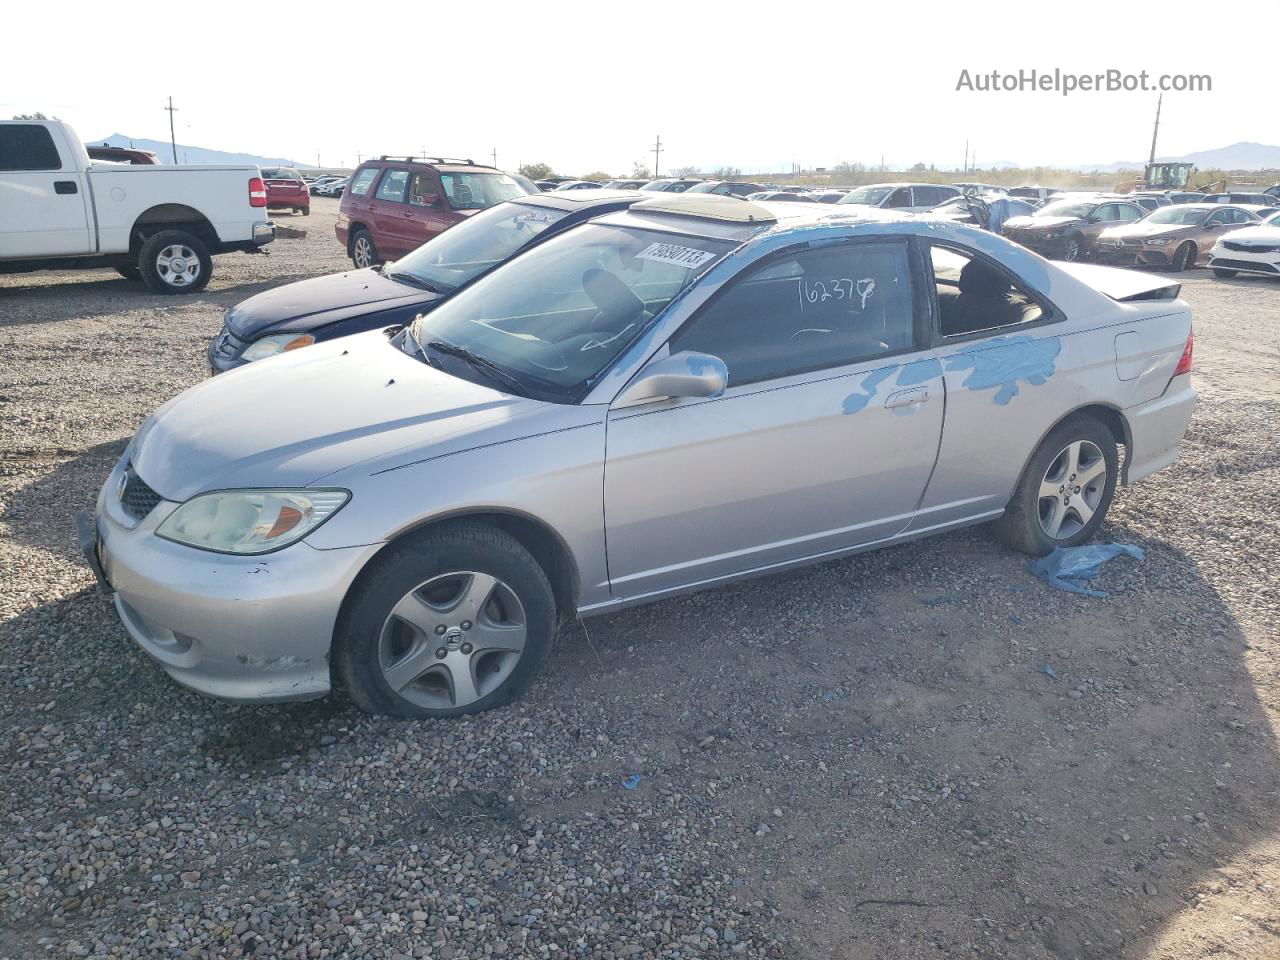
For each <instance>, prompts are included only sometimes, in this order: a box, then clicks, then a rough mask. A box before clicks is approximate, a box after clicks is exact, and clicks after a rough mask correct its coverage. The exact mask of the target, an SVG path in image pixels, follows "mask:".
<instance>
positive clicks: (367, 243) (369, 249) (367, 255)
mask: <svg viewBox="0 0 1280 960" xmlns="http://www.w3.org/2000/svg"><path fill="white" fill-rule="evenodd" d="M351 262H352V263H354V264H355V265H356V269H357V270H363V269H364V268H365V267H373V266H377V265H378V264H379V263H381V261H380V260H379V259H378V248H377V247H376V246H375V245H374V243H373V234H371V233H370V232H369V231H368V230H366V229H364V228H363V227H361V228H360V229H358V230H357V231H356V232H355V234H354V235H353V236H352V237H351Z"/></svg>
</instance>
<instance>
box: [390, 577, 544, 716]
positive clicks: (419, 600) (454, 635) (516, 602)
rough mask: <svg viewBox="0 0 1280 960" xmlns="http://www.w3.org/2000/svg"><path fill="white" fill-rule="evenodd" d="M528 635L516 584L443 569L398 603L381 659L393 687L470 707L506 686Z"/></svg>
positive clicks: (420, 699) (413, 697) (427, 702)
mask: <svg viewBox="0 0 1280 960" xmlns="http://www.w3.org/2000/svg"><path fill="white" fill-rule="evenodd" d="M526 639H527V626H526V619H525V612H524V607H523V605H522V604H521V603H520V598H519V597H517V596H516V594H515V591H514V590H512V589H511V587H509V586H508V585H507V584H506V583H504V582H503V581H501V580H499V579H498V578H497V577H494V576H491V575H490V574H487V573H478V572H475V571H458V572H454V573H444V574H440V575H439V576H436V577H432V578H431V579H430V580H427V581H425V582H423V583H420V584H418V586H416V587H414V588H413V589H412V590H410V591H409V592H408V593H406V594H405V595H404V596H403V597H402V598H401V599H400V601H399V602H398V603H396V605H395V606H394V607H392V609H391V612H390V613H389V614H388V615H387V618H386V620H385V621H384V622H383V625H382V630H381V633H380V635H379V638H378V662H379V666H380V667H381V669H382V676H383V679H385V680H386V682H387V685H388V686H389V687H390V688H391V690H392V691H393V692H395V693H396V694H397V695H398V696H401V697H403V698H404V699H406V700H408V701H409V702H411V703H413V704H416V705H417V706H420V707H427V708H429V709H451V708H454V707H464V706H467V705H468V704H471V703H475V702H476V701H477V700H480V699H482V698H484V697H485V696H488V695H489V694H490V693H492V692H493V691H495V690H497V689H498V687H500V686H501V685H502V684H503V682H504V681H505V680H506V679H507V678H508V677H509V676H510V675H511V672H512V670H514V669H515V667H516V664H517V663H519V661H520V656H521V654H522V653H523V652H524V647H525V641H526Z"/></svg>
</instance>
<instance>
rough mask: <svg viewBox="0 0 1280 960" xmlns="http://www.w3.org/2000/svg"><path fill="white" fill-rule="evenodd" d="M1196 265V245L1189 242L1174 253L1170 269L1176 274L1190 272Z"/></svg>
mask: <svg viewBox="0 0 1280 960" xmlns="http://www.w3.org/2000/svg"><path fill="white" fill-rule="evenodd" d="M1195 265H1196V245H1195V244H1194V243H1191V242H1190V241H1187V242H1186V243H1184V244H1183V245H1182V246H1180V247H1178V249H1177V250H1175V251H1174V252H1173V260H1171V261H1170V267H1171V269H1172V270H1173V271H1174V272H1175V273H1181V272H1182V271H1184V270H1190V269H1192V268H1193V267H1194V266H1195Z"/></svg>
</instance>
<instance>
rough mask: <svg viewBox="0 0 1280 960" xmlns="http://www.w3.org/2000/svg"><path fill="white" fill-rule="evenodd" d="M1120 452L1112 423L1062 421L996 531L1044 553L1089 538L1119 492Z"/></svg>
mask: <svg viewBox="0 0 1280 960" xmlns="http://www.w3.org/2000/svg"><path fill="white" fill-rule="evenodd" d="M1119 464H1120V456H1119V453H1118V452H1117V450H1116V441H1115V437H1113V436H1112V435H1111V431H1110V430H1109V429H1108V428H1107V426H1106V425H1105V424H1103V423H1101V422H1099V421H1098V420H1097V419H1095V418H1093V417H1090V416H1085V415H1082V416H1076V417H1072V418H1070V419H1069V420H1067V421H1066V422H1065V423H1061V424H1059V425H1058V426H1057V427H1055V428H1054V429H1053V430H1052V431H1050V433H1049V435H1048V436H1047V437H1045V439H1044V441H1043V442H1042V443H1041V444H1040V446H1039V447H1038V448H1037V449H1036V452H1035V453H1034V454H1033V455H1032V457H1031V460H1030V462H1029V463H1028V464H1027V466H1026V469H1025V470H1024V471H1023V474H1022V478H1021V479H1020V480H1019V481H1018V486H1017V488H1016V489H1015V490H1014V493H1013V497H1012V498H1011V499H1010V501H1009V505H1008V506H1007V507H1006V508H1005V512H1004V516H1002V517H1001V518H1000V519H999V520H997V521H996V522H995V524H994V527H995V532H996V535H997V536H998V537H999V538H1000V539H1001V540H1003V541H1004V542H1005V543H1006V544H1008V545H1009V546H1011V547H1013V548H1014V549H1015V550H1021V551H1022V552H1023V553H1029V554H1032V555H1033V556H1038V557H1039V556H1044V555H1045V554H1046V553H1049V552H1051V551H1052V550H1054V549H1055V548H1057V547H1074V546H1078V545H1079V544H1081V543H1084V542H1085V541H1086V540H1088V539H1089V538H1090V537H1092V536H1093V535H1094V533H1095V532H1096V531H1097V529H1098V527H1100V526H1101V525H1102V521H1103V519H1104V518H1105V517H1106V515H1107V510H1108V509H1109V508H1110V506H1111V501H1112V499H1114V497H1115V490H1116V480H1117V478H1118V475H1119Z"/></svg>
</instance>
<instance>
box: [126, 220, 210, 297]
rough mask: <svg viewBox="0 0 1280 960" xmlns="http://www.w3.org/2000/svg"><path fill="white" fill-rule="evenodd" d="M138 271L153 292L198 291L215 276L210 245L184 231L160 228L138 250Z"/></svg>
mask: <svg viewBox="0 0 1280 960" xmlns="http://www.w3.org/2000/svg"><path fill="white" fill-rule="evenodd" d="M138 271H139V272H140V273H141V274H142V282H143V283H145V284H146V285H147V287H148V288H149V289H150V290H151V291H152V292H153V293H195V292H196V291H198V290H203V289H204V288H205V286H206V285H208V283H209V278H210V277H211V276H212V275H213V258H212V257H210V256H209V248H208V247H206V246H205V245H204V242H203V241H201V240H200V238H199V237H197V236H195V235H194V234H191V233H188V232H187V231H185V230H161V231H160V232H159V233H157V234H153V235H152V236H150V237H148V238H147V240H146V242H145V243H143V244H142V249H141V250H140V251H138Z"/></svg>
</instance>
